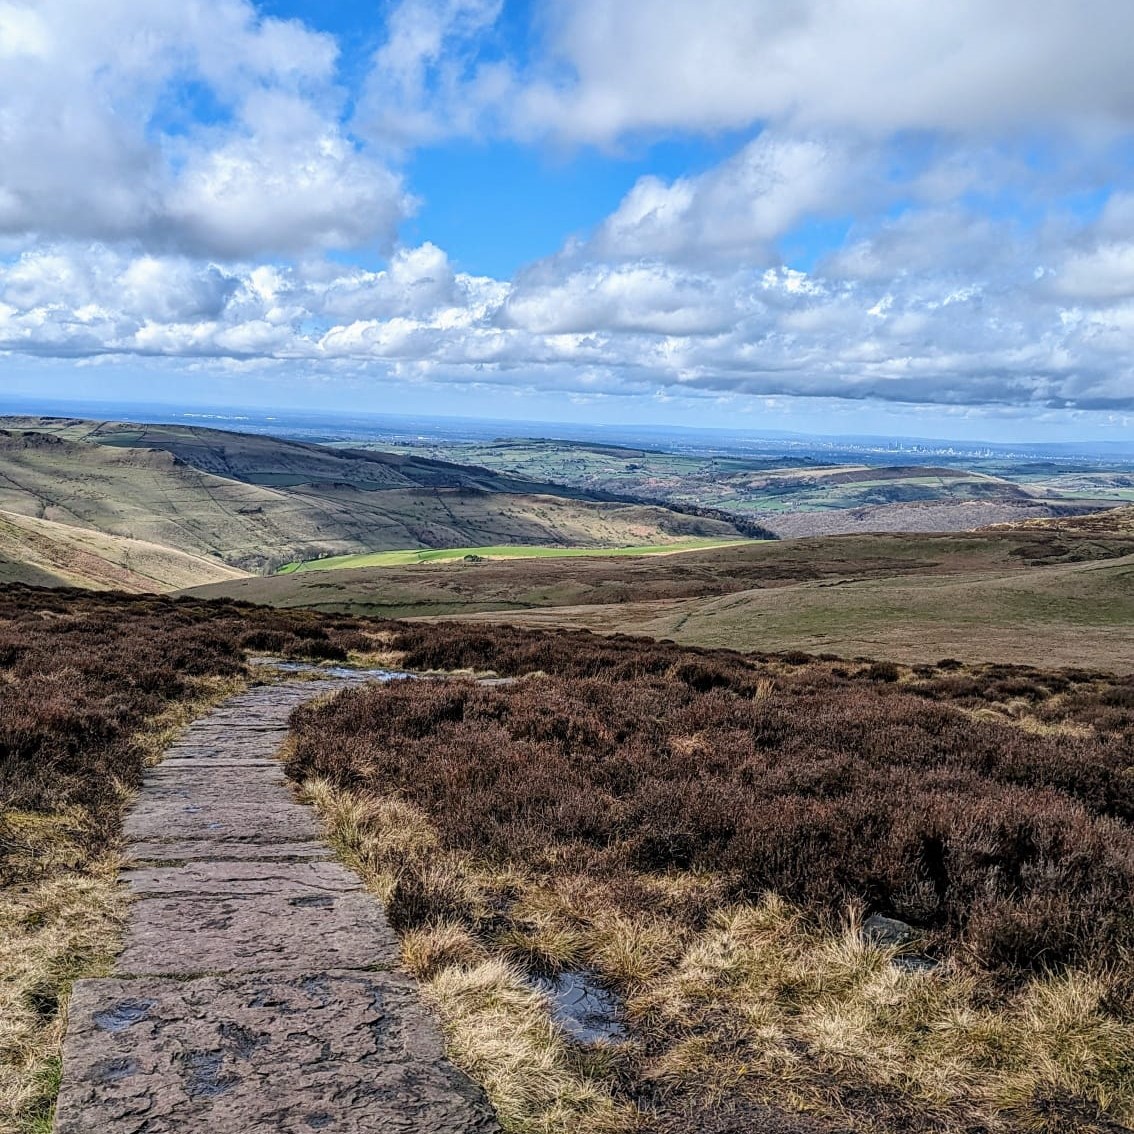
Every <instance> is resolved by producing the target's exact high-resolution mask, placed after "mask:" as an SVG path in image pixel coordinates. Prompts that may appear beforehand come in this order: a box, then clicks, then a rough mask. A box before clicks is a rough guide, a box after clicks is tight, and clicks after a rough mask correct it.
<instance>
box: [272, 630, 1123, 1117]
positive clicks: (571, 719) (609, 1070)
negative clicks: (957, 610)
mask: <svg viewBox="0 0 1134 1134" xmlns="http://www.w3.org/2000/svg"><path fill="white" fill-rule="evenodd" d="M390 629H391V640H390V644H391V646H392V647H393V648H395V649H398V650H403V651H405V657H404V661H405V663H406V664H407V666H412V667H418V668H431V669H435V670H457V669H461V670H465V671H473V672H477V673H481V674H484V673H488V672H492V673H496V674H500V675H507V676H511V677H516V678H518V680H516V681H515V682H514V683H512V684H504V685H490V686H486V685H481V684H477V683H475V682H473V681H471V680H467V679H455V680H441V681H437V682H412V683H396V684H394V685H391V686H387V687H370V688H365V689H358V690H352V691H348V692H344V693H343V694H341V695H339V696H338V697H337V698H336V699H334V700H332V701H330V702H327V703H323V704H321V705H316V706H311V707H309V708H306V709H304V710H301V711H300V712H299V713H298V714H297V715H296V718H295V720H294V722H293V723H294V726H295V733H296V736H295V745H294V750H293V753H292V756H291V759H290V765H289V767H290V771H291V773H292V774H293V776H295V777H296V778H297V779H299V780H302V781H304V782H306V783H307V784H308V786H309V791H310V793H311V796H312V798H314V799H315V800H316V802H317V803H318V805H319V806H320V809H321V811H322V812H323V814H324V815H325V816H326V817H327V820H328V822H329V824H330V827H331V829H332V831H333V832H335V834H336V836H337V838H338V840H339V843H340V845H341V846H342V847H343V848H344V850H345V851H346V853H348V855H349V856H350V857H351V859H352V861H354V862H355V864H356V865H357V866H358V867H359V868H360V869H361V870H362V872H363V873H364V875H365V876H366V877H367V878H368V879H369V880H370V882H371V884H372V885H373V887H374V889H375V891H376V892H377V893H379V894H380V895H381V896H382V897H383V899H384V901H385V902H386V904H387V908H388V910H389V912H390V916H391V919H392V921H393V922H394V924H395V925H396V927H397V928H398V930H399V933H400V934H401V935H402V938H403V955H404V958H405V961H406V964H407V965H408V966H409V967H410V968H411V970H412V971H414V972H415V973H417V974H418V975H419V977H421V979H422V980H423V981H424V982H425V983H424V988H425V989H426V992H427V995H429V996H430V997H431V998H432V999H433V1001H434V1002H435V1003H436V1004H437V1005H438V1007H439V1010H440V1011H441V1014H442V1019H443V1022H445V1023H446V1025H447V1027H448V1029H449V1032H450V1038H451V1050H452V1051H453V1052H454V1053H455V1055H456V1057H457V1058H458V1059H459V1060H460V1061H461V1062H462V1063H463V1064H464V1065H465V1066H466V1067H468V1068H470V1070H473V1072H474V1073H475V1074H477V1076H478V1077H479V1078H481V1079H482V1081H484V1082H486V1083H487V1084H488V1085H489V1089H490V1092H491V1093H492V1094H493V1097H494V1099H495V1100H496V1101H497V1103H498V1105H499V1106H500V1107H501V1114H502V1117H503V1118H504V1119H505V1126H506V1129H508V1130H510V1131H516V1132H522V1134H529V1132H532V1134H534V1132H535V1131H541V1132H546V1131H563V1132H564V1134H566V1132H568V1131H570V1132H571V1134H593V1132H598V1131H605V1130H609V1129H619V1128H622V1129H631V1128H633V1129H639V1130H649V1131H652V1132H655V1131H656V1132H661V1131H664V1132H665V1134H671V1132H672V1134H677V1132H678V1131H720V1132H724V1131H730V1132H731V1131H735V1132H739V1131H742V1130H743V1131H746V1130H750V1129H766V1130H769V1131H784V1132H788V1131H790V1132H793V1134H804V1132H815V1134H818V1132H825V1134H833V1132H835V1131H852V1130H853V1131H871V1132H876V1131H877V1132H881V1131H899V1130H900V1131H925V1132H929V1131H940V1132H945V1131H949V1132H954V1131H955V1132H957V1134H960V1132H961V1131H964V1132H965V1134H976V1132H989V1134H991V1132H993V1131H1014V1132H1020V1134H1023V1132H1024V1131H1045V1132H1048V1134H1055V1132H1057V1131H1058V1132H1068V1134H1070V1132H1071V1131H1075V1132H1077V1134H1078V1132H1083V1134H1085V1132H1087V1131H1098V1132H1101V1131H1108V1132H1112V1131H1118V1130H1121V1129H1126V1128H1127V1127H1126V1126H1125V1125H1123V1123H1129V1122H1130V1120H1131V1119H1132V1118H1134V1064H1132V1062H1131V1055H1130V1052H1131V1051H1132V1050H1134V981H1132V980H1131V978H1130V964H1129V957H1130V949H1131V945H1132V944H1134V919H1132V916H1131V910H1130V894H1131V888H1132V882H1134V831H1132V829H1131V826H1130V823H1131V821H1132V818H1134V812H1132V804H1134V796H1132V794H1131V791H1132V788H1131V773H1130V768H1131V767H1132V766H1134V749H1132V740H1131V738H1132V732H1131V729H1130V727H1129V725H1130V719H1129V713H1128V710H1127V709H1126V708H1125V698H1126V696H1127V691H1128V690H1129V688H1130V686H1129V684H1127V683H1125V682H1123V681H1121V680H1116V679H1112V678H1107V677H1106V676H1105V675H1100V674H1095V673H1082V672H1070V671H1063V672H1058V673H1054V672H1044V671H1041V670H1038V669H1028V668H1023V667H1002V666H985V667H980V668H977V669H973V668H966V667H962V666H960V665H959V664H958V663H954V662H951V661H948V660H945V661H944V662H942V663H940V664H937V665H925V666H921V667H918V668H917V669H910V668H908V667H899V666H894V665H889V664H886V663H877V662H872V661H870V660H868V659H862V660H860V661H858V662H852V663H848V662H842V661H838V660H836V659H816V658H808V657H807V656H805V655H794V656H786V655H785V656H778V657H776V656H762V657H754V656H741V655H738V654H730V653H728V652H724V651H716V652H714V651H707V650H692V651H691V650H686V649H680V648H678V647H675V646H672V645H670V644H666V643H657V642H653V641H646V640H634V639H629V638H619V637H615V638H595V637H592V636H590V635H586V634H579V633H572V632H566V631H557V632H550V633H544V634H538V633H531V632H524V631H518V630H509V629H507V628H499V629H497V628H494V629H492V630H484V629H482V628H479V627H473V626H456V625H449V626H446V625H436V626H425V625H420V624H415V625H412V626H408V627H403V628H400V629H398V628H393V627H391V628H390ZM1122 714H1125V716H1122V719H1119V718H1120V716H1121V715H1122ZM871 913H882V914H887V915H892V916H896V917H899V918H902V919H904V920H907V921H909V922H911V923H912V924H913V925H915V926H916V927H917V928H918V929H919V930H920V931H921V935H922V936H921V940H920V941H919V942H918V943H916V944H915V945H914V946H912V949H913V951H915V952H917V953H919V954H921V955H923V956H925V955H928V956H930V957H934V958H936V959H937V960H938V961H940V962H941V963H940V965H939V967H938V968H937V969H936V970H933V971H931V972H925V971H923V970H919V969H918V968H916V967H914V968H913V969H912V970H911V969H909V968H903V967H902V965H901V964H900V963H895V962H900V961H901V955H902V953H903V952H908V951H909V949H906V950H903V949H901V948H893V947H884V946H877V945H872V944H871V943H870V942H869V941H868V940H866V939H865V938H864V937H863V936H862V935H861V932H860V930H859V926H860V925H861V921H862V919H863V918H864V917H865V916H866V915H868V914H871ZM578 968H583V969H589V970H591V971H592V972H594V973H596V974H597V975H598V977H599V979H600V980H601V981H602V982H603V983H604V984H606V985H607V986H608V987H609V988H611V989H612V990H614V991H615V992H617V993H618V994H619V995H620V996H621V997H622V999H623V1003H624V1006H625V1007H624V1013H625V1016H624V1019H625V1022H626V1024H627V1027H628V1029H629V1033H628V1040H627V1042H626V1043H624V1044H621V1045H615V1046H614V1047H613V1048H610V1049H608V1050H607V1051H605V1052H597V1053H592V1054H591V1055H589V1056H577V1057H575V1058H574V1061H572V1059H571V1058H570V1056H569V1053H568V1054H564V1052H563V1051H561V1050H560V1049H559V1048H557V1047H556V1046H555V1043H553V1042H552V1041H551V1040H548V1041H547V1042H546V1043H544V1044H543V1046H542V1047H540V1048H539V1058H538V1060H536V1057H535V1055H533V1054H532V1052H533V1051H534V1049H533V1048H532V1041H531V1028H532V1027H534V1024H532V1023H531V1021H532V1020H533V1019H534V1017H533V1016H532V1015H531V1013H532V1012H534V1011H535V1007H534V1006H533V1005H532V1003H531V1002H530V997H528V998H527V999H525V993H524V991H523V990H524V985H523V980H522V974H523V973H525V972H526V973H529V974H532V973H534V974H539V973H549V972H551V973H554V972H558V971H562V970H564V969H578ZM503 1003H514V1004H516V1006H517V1007H516V1009H515V1012H514V1013H513V1014H512V1015H510V1016H509V1015H508V1014H507V1013H505V1014H504V1015H503V1016H502V1015H501V1010H500V1005H501V1004H503ZM521 1004H523V1005H524V1007H523V1008H521V1007H520V1005H521ZM505 1017H507V1018H505ZM508 1020H511V1024H509V1023H508ZM520 1020H526V1021H528V1023H526V1024H523V1025H522V1026H521V1024H520V1023H519V1021H520ZM555 1042H558V1041H555ZM525 1052H526V1053H528V1054H526V1055H525V1054H522V1053H525ZM588 1059H589V1060H590V1062H589V1063H588V1062H587V1060H588ZM533 1061H535V1062H538V1064H539V1067H540V1070H539V1071H538V1072H537V1071H534V1070H532V1068H533V1067H534V1066H535V1063H533ZM529 1072H530V1073H529ZM580 1076H582V1077H581V1078H580ZM549 1083H555V1084H556V1090H555V1092H553V1093H551V1094H549V1091H548V1084H549ZM565 1099H570V1100H574V1101H573V1102H572V1103H571V1105H570V1106H566V1104H565V1103H564V1100H565ZM596 1100H597V1101H596ZM635 1116H636V1117H635ZM620 1124H621V1125H620Z"/></svg>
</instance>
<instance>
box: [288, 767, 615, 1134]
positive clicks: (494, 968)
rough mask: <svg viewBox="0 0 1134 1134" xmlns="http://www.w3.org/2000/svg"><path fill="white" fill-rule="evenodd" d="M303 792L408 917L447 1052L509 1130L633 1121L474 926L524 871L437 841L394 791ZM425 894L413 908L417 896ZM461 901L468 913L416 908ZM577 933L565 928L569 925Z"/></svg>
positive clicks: (406, 933) (535, 1132)
mask: <svg viewBox="0 0 1134 1134" xmlns="http://www.w3.org/2000/svg"><path fill="white" fill-rule="evenodd" d="M303 791H304V795H305V797H306V798H307V800H308V801H310V802H311V803H313V804H314V805H315V807H316V808H317V810H318V811H319V814H320V816H321V817H322V819H323V821H324V822H325V823H326V825H327V829H328V833H329V835H330V837H331V840H332V842H333V843H334V844H335V846H336V847H337V848H338V849H339V851H340V853H341V854H342V855H343V856H344V857H345V858H346V859H347V861H348V862H350V863H351V865H353V866H354V867H355V868H356V869H357V870H358V871H359V872H360V874H361V875H362V877H363V879H364V880H365V881H366V883H367V886H368V887H369V888H370V889H371V891H372V892H373V893H375V894H376V895H377V896H378V897H379V898H381V899H382V901H383V902H384V904H385V905H386V908H387V911H388V912H389V914H390V917H391V921H393V922H394V924H395V925H402V927H403V928H402V932H401V935H400V936H401V944H402V960H403V963H404V964H405V966H406V968H407V969H409V970H410V971H411V972H412V973H413V974H414V975H415V976H417V977H418V978H419V980H421V982H422V984H421V988H422V992H423V994H424V996H425V997H426V999H427V1001H428V1002H429V1003H431V1004H432V1005H433V1006H434V1008H435V1009H436V1011H437V1013H438V1015H439V1017H440V1020H441V1026H442V1029H443V1031H444V1033H445V1037H446V1041H447V1049H448V1053H449V1055H450V1057H451V1058H452V1059H453V1060H454V1062H455V1063H457V1064H458V1066H460V1067H462V1068H464V1070H465V1071H467V1072H468V1073H469V1074H470V1075H471V1076H472V1077H473V1078H474V1079H476V1080H477V1081H478V1082H479V1083H481V1084H482V1085H483V1086H484V1088H485V1090H486V1091H487V1093H488V1096H489V1098H490V1099H491V1101H492V1104H493V1106H494V1107H496V1110H497V1113H498V1115H499V1117H500V1121H501V1124H502V1125H503V1127H504V1129H505V1130H507V1131H509V1132H510V1134H513V1132H514V1134H613V1132H615V1131H623V1130H629V1129H632V1128H633V1127H634V1125H635V1123H636V1120H635V1115H634V1112H633V1109H632V1108H630V1107H629V1106H627V1105H626V1104H625V1103H622V1104H619V1103H616V1102H615V1100H614V1098H613V1084H612V1082H611V1081H610V1080H609V1078H606V1077H603V1076H601V1075H598V1076H596V1075H594V1074H588V1073H587V1068H586V1067H581V1066H580V1060H579V1058H578V1055H577V1053H576V1052H575V1051H574V1050H573V1048H572V1045H571V1044H570V1042H569V1041H568V1040H567V1039H566V1038H565V1036H564V1035H563V1033H562V1032H561V1031H560V1029H559V1028H558V1027H557V1026H556V1025H555V1024H554V1022H553V1020H552V1016H551V1009H550V1005H549V1004H548V1002H547V1000H546V998H545V997H544V996H542V995H541V994H540V993H538V992H537V991H536V990H535V989H534V988H533V987H532V985H531V983H530V981H528V980H527V979H525V975H524V972H523V970H522V969H521V968H519V967H518V966H517V965H515V964H513V963H510V962H509V961H508V960H507V959H506V957H505V953H506V952H507V951H508V950H509V948H510V946H509V944H507V943H506V944H505V945H504V946H503V947H501V946H500V945H496V946H495V947H494V948H493V949H492V950H491V953H493V954H495V955H490V949H489V947H488V945H487V944H486V942H485V941H484V940H482V939H481V938H480V937H479V936H478V935H476V934H474V933H473V932H471V931H470V929H469V928H468V925H469V923H470V922H472V923H474V924H483V923H484V922H486V921H487V920H489V918H490V913H489V911H490V909H491V907H492V906H493V904H494V902H493V898H494V897H495V896H497V895H499V893H500V892H501V891H506V890H509V889H511V888H512V887H514V886H515V884H516V882H517V881H518V879H517V878H516V877H514V876H508V875H505V874H501V873H500V872H492V871H482V870H479V869H478V868H477V865H476V864H475V863H474V861H473V860H472V859H471V858H468V857H466V856H462V855H456V854H452V853H446V852H445V851H443V850H441V848H440V842H439V838H438V834H437V831H436V830H435V828H434V827H433V825H432V824H431V823H430V822H429V820H428V819H427V818H426V817H425V815H424V814H423V813H422V812H421V811H420V810H418V809H417V808H416V807H413V806H412V805H411V804H408V803H406V802H404V801H402V800H399V799H396V798H382V797H374V796H368V797H361V796H357V795H353V794H352V793H350V792H346V791H342V790H340V789H338V788H335V787H333V786H331V785H330V784H328V783H327V782H326V781H320V780H313V781H309V782H307V783H306V784H304V787H303ZM415 901H416V902H419V903H421V904H422V910H421V911H417V910H415V909H414V908H413V907H414V903H415ZM425 906H428V907H429V908H430V909H441V910H453V909H459V910H461V911H462V912H463V914H464V917H463V918H462V919H461V920H452V919H447V918H444V917H423V918H421V919H420V920H418V921H417V922H416V923H415V924H412V925H409V926H406V925H405V924H404V923H405V922H406V921H407V919H412V918H413V917H414V914H415V913H421V912H423V911H424V907H425ZM568 932H569V931H568Z"/></svg>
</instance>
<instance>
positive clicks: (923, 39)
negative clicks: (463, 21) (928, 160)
mask: <svg viewBox="0 0 1134 1134" xmlns="http://www.w3.org/2000/svg"><path fill="white" fill-rule="evenodd" d="M547 7H548V8H549V10H550V18H549V27H550V30H549V33H548V36H547V45H546V52H547V56H548V58H549V59H550V60H551V61H553V62H554V63H557V64H558V76H562V75H565V76H566V77H558V76H557V77H555V78H549V77H544V76H541V75H540V74H539V70H540V69H539V68H536V69H534V70H533V73H532V74H531V75H530V76H529V77H528V80H527V82H526V83H525V84H524V89H523V92H522V99H521V100H520V101H519V102H518V112H517V118H516V123H517V126H518V127H519V128H521V129H525V130H528V131H533V132H535V131H542V130H552V131H555V132H558V133H561V134H563V135H564V136H567V137H572V138H576V139H580V140H587V141H598V142H606V141H612V140H615V139H617V138H619V137H621V136H622V135H624V134H626V133H627V132H635V131H642V130H647V131H648V130H663V129H672V128H678V129H686V130H721V129H732V128H738V127H744V126H747V125H749V124H750V123H752V122H756V121H776V122H792V123H794V124H796V125H802V126H809V127H810V126H816V125H820V126H832V125H833V126H850V127H854V128H856V129H865V130H868V131H882V132H889V131H893V130H899V129H946V130H970V129H975V130H984V129H998V128H1000V127H1003V126H1005V125H1018V124H1025V125H1029V124H1030V125H1042V126H1044V127H1047V126H1050V125H1052V124H1054V123H1060V122H1062V123H1071V122H1082V121H1084V120H1085V121H1088V122H1092V123H1102V124H1105V123H1114V122H1119V123H1125V124H1127V125H1128V124H1129V123H1130V121H1131V118H1132V117H1134V72H1132V71H1131V69H1130V67H1129V53H1128V50H1127V48H1128V45H1129V43H1130V42H1131V41H1132V40H1134V8H1132V7H1131V6H1130V5H1129V4H1128V3H1126V0H998V2H997V3H995V4H989V3H987V2H986V0H938V2H936V3H934V4H932V5H930V4H911V3H909V2H908V0H749V2H747V3H743V4H738V3H736V2H735V0H699V2H698V3H696V4H692V3H689V2H688V0H620V2H619V3H618V4H610V3H608V2H606V0H549V3H548V5H547ZM548 69H550V68H548Z"/></svg>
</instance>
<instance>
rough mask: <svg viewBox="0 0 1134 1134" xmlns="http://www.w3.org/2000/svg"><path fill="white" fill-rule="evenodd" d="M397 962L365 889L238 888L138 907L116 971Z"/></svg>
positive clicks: (182, 972)
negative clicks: (274, 890) (276, 890)
mask: <svg viewBox="0 0 1134 1134" xmlns="http://www.w3.org/2000/svg"><path fill="white" fill-rule="evenodd" d="M280 865H281V866H286V865H287V864H280ZM296 865H297V866H300V867H302V866H303V865H305V864H302V863H299V864H296ZM316 865H323V864H321V863H320V864H316ZM397 960H398V944H397V938H396V937H395V936H394V934H393V931H392V930H391V929H390V928H389V926H388V925H387V924H386V919H385V917H384V915H383V913H382V910H381V907H380V906H379V905H378V903H377V902H376V901H375V900H374V899H373V898H372V897H371V896H370V895H369V894H367V893H365V892H363V891H361V890H354V891H348V892H334V891H327V890H323V889H319V888H317V887H310V888H307V889H306V890H302V889H300V888H298V887H297V888H295V889H293V890H291V891H289V892H285V893H266V892H262V891H261V892H256V891H252V892H248V893H243V892H241V891H240V889H239V887H235V888H233V889H231V890H229V891H227V892H226V891H221V892H219V893H186V894H180V895H167V896H160V897H145V898H139V899H138V900H137V901H135V902H133V903H132V905H131V907H130V922H129V927H128V928H127V930H126V943H125V947H124V948H123V950H122V952H121V953H120V954H119V955H118V957H117V959H116V960H115V962H114V971H115V973H117V974H119V975H124V976H126V975H132V976H141V975H150V974H162V975H166V976H173V975H178V976H194V975H198V974H201V973H253V972H279V971H290V972H296V971H301V970H305V969H372V968H373V969H381V968H389V967H390V966H391V965H394V964H396V963H397Z"/></svg>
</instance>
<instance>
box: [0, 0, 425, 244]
mask: <svg viewBox="0 0 1134 1134" xmlns="http://www.w3.org/2000/svg"><path fill="white" fill-rule="evenodd" d="M336 55H337V47H336V44H335V42H334V40H333V39H332V38H331V37H329V36H327V35H323V34H320V33H316V32H313V31H311V30H309V29H308V28H306V27H304V26H302V25H300V24H298V23H295V22H291V21H280V20H273V19H267V18H262V17H261V16H260V15H259V14H258V13H257V11H256V9H255V8H254V7H253V6H252V4H251V3H249V2H248V0H181V2H179V3H176V4H151V3H146V2H144V0H103V2H101V3H99V4H97V5H93V4H88V3H83V2H82V0H34V2H32V0H3V2H0V233H8V234H16V235H35V234H40V235H43V236H46V237H47V238H49V239H53V238H60V237H71V238H95V239H101V240H115V239H120V240H124V239H135V240H143V241H146V242H147V243H149V244H151V245H153V246H155V247H156V246H160V245H165V246H167V247H171V248H181V249H191V250H195V251H198V252H202V253H204V254H206V255H209V254H213V255H218V256H224V257H239V256H252V255H259V254H265V253H280V252H284V253H294V252H300V251H304V250H309V249H321V248H327V247H334V246H344V245H345V246H355V245H358V244H361V243H365V242H368V241H371V240H389V238H390V237H391V236H392V234H393V231H394V228H395V226H396V224H397V222H398V221H399V220H400V219H401V218H402V217H403V216H404V215H405V213H406V211H407V210H408V209H409V208H410V207H411V205H412V201H411V198H410V197H409V196H408V194H407V193H406V191H405V189H404V188H403V186H402V184H401V182H400V179H399V178H398V177H397V176H396V175H395V174H394V173H392V172H391V171H390V170H389V169H387V168H385V167H384V166H383V165H382V164H380V163H379V162H377V161H376V160H374V159H373V158H372V157H368V156H366V155H364V154H363V153H361V152H360V150H359V148H358V146H357V145H356V144H355V142H354V141H352V139H351V138H350V136H349V134H348V133H347V131H346V128H345V127H344V125H343V123H342V121H341V105H340V104H341V102H342V94H341V92H337V91H336V90H335V87H334V78H335V60H336Z"/></svg>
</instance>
